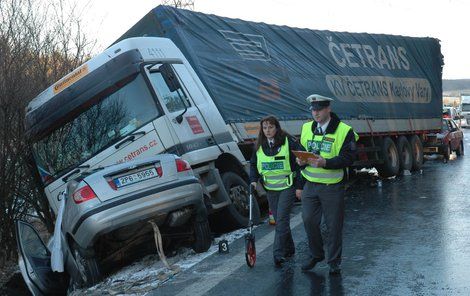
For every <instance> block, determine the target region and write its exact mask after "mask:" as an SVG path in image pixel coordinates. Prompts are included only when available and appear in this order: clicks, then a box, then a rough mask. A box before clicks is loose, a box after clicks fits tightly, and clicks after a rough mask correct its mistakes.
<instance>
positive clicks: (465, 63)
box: [84, 0, 470, 79]
mask: <svg viewBox="0 0 470 296" xmlns="http://www.w3.org/2000/svg"><path fill="white" fill-rule="evenodd" d="M160 4H161V1H160V0H134V1H129V0H90V6H91V7H90V8H89V9H88V10H87V13H86V14H85V15H84V17H85V20H86V25H87V30H88V31H89V32H90V34H91V37H94V38H96V39H97V40H98V47H99V49H104V48H106V47H107V46H108V45H110V44H111V43H112V42H113V41H115V40H116V39H117V38H118V37H119V36H121V35H122V34H123V33H125V32H126V31H127V30H128V29H129V28H130V27H131V26H132V25H134V24H135V23H136V22H137V21H139V19H141V18H142V17H143V16H144V15H145V14H147V13H148V12H149V11H150V10H151V9H152V8H154V7H156V6H158V5H160ZM194 10H195V11H199V12H203V13H209V14H216V15H219V16H225V17H230V18H239V19H243V20H249V21H256V22H264V23H268V24H276V25H286V26H291V27H300V28H309V29H317V30H331V31H347V32H367V33H383V34H394V35H404V36H417V37H434V38H437V39H439V40H441V50H442V53H443V54H444V63H445V66H444V72H443V78H445V79H461V78H470V34H469V31H470V25H469V19H470V17H469V14H470V1H466V0H427V1H426V0H356V1H352V0H325V1H318V0H310V1H309V0H232V1H229V0H195V7H194Z"/></svg>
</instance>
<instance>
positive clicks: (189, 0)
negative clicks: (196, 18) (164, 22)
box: [162, 0, 194, 10]
mask: <svg viewBox="0 0 470 296" xmlns="http://www.w3.org/2000/svg"><path fill="white" fill-rule="evenodd" d="M162 4H163V5H168V6H174V7H176V8H185V9H189V10H194V0H162Z"/></svg>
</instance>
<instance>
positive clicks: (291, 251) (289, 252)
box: [284, 249, 295, 258]
mask: <svg viewBox="0 0 470 296" xmlns="http://www.w3.org/2000/svg"><path fill="white" fill-rule="evenodd" d="M294 255H295V249H293V250H289V251H287V252H286V255H285V256H284V257H286V258H291V257H293V256H294Z"/></svg>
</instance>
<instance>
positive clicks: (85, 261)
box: [72, 242, 102, 287]
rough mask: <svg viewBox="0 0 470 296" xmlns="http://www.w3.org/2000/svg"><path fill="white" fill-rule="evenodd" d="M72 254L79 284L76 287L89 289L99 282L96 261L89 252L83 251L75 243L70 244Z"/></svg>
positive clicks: (99, 276)
mask: <svg viewBox="0 0 470 296" xmlns="http://www.w3.org/2000/svg"><path fill="white" fill-rule="evenodd" d="M72 254H73V257H74V259H75V263H76V264H77V267H78V272H79V274H80V277H81V282H80V283H77V286H78V287H91V286H93V285H95V284H97V283H98V282H99V281H100V280H101V277H102V276H101V271H100V268H99V265H98V260H97V258H96V257H95V254H94V252H93V251H91V250H84V249H83V248H81V247H80V246H79V245H78V244H77V243H75V242H73V243H72Z"/></svg>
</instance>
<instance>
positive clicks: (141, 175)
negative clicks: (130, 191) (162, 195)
mask: <svg viewBox="0 0 470 296" xmlns="http://www.w3.org/2000/svg"><path fill="white" fill-rule="evenodd" d="M152 178H158V174H157V170H156V169H155V168H151V169H147V170H143V171H140V172H137V173H134V174H131V175H125V176H122V177H119V178H116V179H114V184H116V187H117V188H119V187H123V186H127V185H131V184H135V183H138V182H141V181H144V180H148V179H152Z"/></svg>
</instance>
